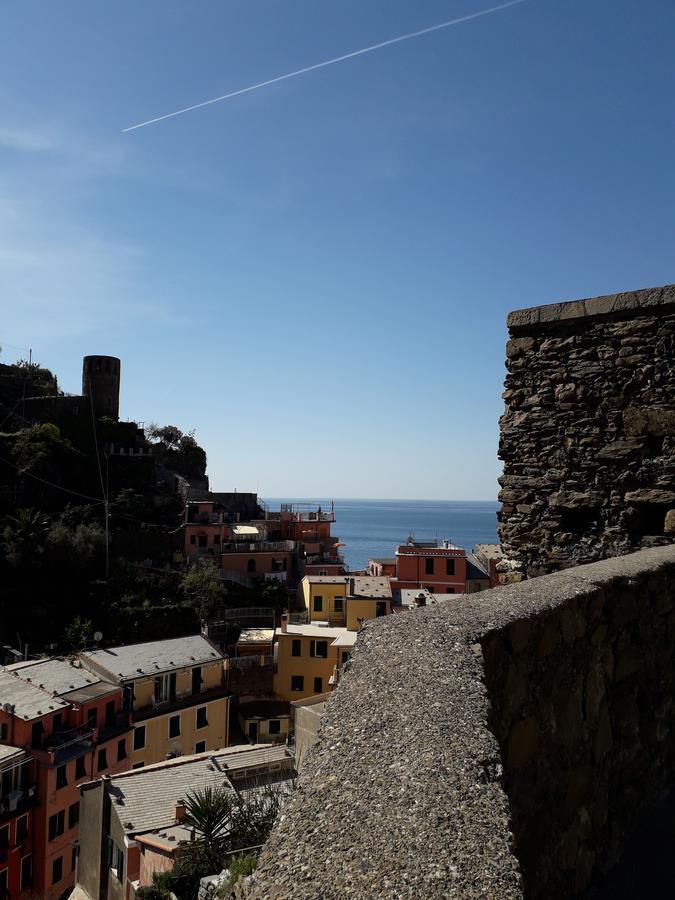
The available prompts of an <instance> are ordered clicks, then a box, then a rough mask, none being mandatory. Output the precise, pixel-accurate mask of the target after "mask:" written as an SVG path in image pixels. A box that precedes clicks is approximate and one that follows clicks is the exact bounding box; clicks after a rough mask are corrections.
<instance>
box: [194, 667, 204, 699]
mask: <svg viewBox="0 0 675 900" xmlns="http://www.w3.org/2000/svg"><path fill="white" fill-rule="evenodd" d="M203 681H204V679H203V678H202V667H201V666H195V667H194V669H193V670H192V693H193V694H199V693H200V691H201V689H202V683H203Z"/></svg>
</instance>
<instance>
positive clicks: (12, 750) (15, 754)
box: [0, 744, 26, 766]
mask: <svg viewBox="0 0 675 900" xmlns="http://www.w3.org/2000/svg"><path fill="white" fill-rule="evenodd" d="M25 755H26V751H25V750H22V749H21V748H20V747H8V746H6V745H5V744H0V766H2V765H3V763H6V762H8V761H9V760H12V762H15V761H16V760H18V759H19V757H21V756H25ZM15 758H16V759H15Z"/></svg>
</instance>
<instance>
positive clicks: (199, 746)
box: [195, 741, 206, 753]
mask: <svg viewBox="0 0 675 900" xmlns="http://www.w3.org/2000/svg"><path fill="white" fill-rule="evenodd" d="M195 753H206V741H197V743H196V744H195Z"/></svg>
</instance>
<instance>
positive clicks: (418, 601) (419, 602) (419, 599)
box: [415, 591, 427, 606]
mask: <svg viewBox="0 0 675 900" xmlns="http://www.w3.org/2000/svg"><path fill="white" fill-rule="evenodd" d="M426 605H427V596H426V594H424V593H423V592H422V591H420V592H419V594H418V595H417V596H416V597H415V606H426Z"/></svg>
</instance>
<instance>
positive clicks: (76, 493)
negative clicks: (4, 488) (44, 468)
mask: <svg viewBox="0 0 675 900" xmlns="http://www.w3.org/2000/svg"><path fill="white" fill-rule="evenodd" d="M0 462H2V463H5V465H7V466H10V467H11V468H12V469H15V470H16V471H17V472H18V473H19V475H26V476H28V478H33V479H35V481H41V482H42V483H43V484H47V485H49V487H53V488H56V490H57V491H64V493H66V494H73V495H74V496H75V497H82V498H83V499H84V500H91V501H92V502H93V503H95V504H96V505H97V506H98V504H100V503H103V502H104V501H103V500H99V498H98V497H90V496H89V495H88V494H81V493H80V492H79V491H72V490H71V489H70V488H65V487H63V486H62V485H60V484H54V482H53V481H48V480H47V479H46V478H40V476H39V475H33V473H32V472H25V471H22V470H21V469H20V468H19V467H18V466H15V465H14V463H12V462H10V461H9V460H8V459H3V458H2V457H1V456H0Z"/></svg>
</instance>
